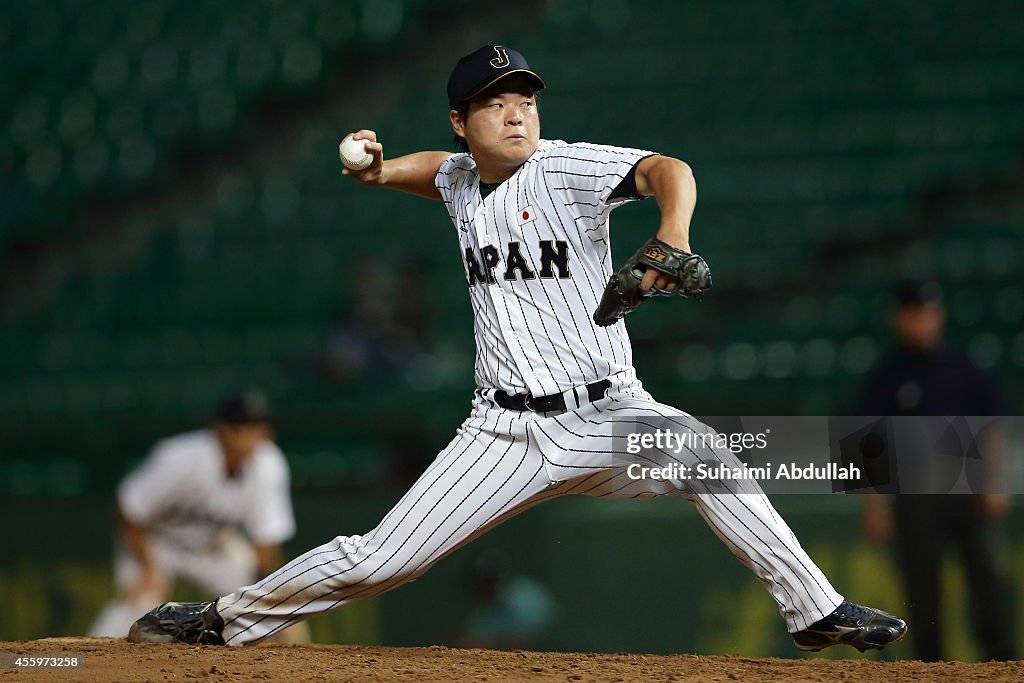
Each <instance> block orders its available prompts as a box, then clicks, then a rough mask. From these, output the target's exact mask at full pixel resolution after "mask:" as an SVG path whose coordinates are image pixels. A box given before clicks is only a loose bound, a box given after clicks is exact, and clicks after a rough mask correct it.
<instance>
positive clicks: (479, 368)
mask: <svg viewBox="0 0 1024 683" xmlns="http://www.w3.org/2000/svg"><path fill="white" fill-rule="evenodd" d="M650 154H651V152H647V151H644V150H638V149H626V148H618V147H606V146H602V145H590V144H585V143H573V144H568V143H565V142H562V141H560V140H557V141H551V140H541V142H540V145H539V146H538V148H537V152H536V153H535V154H534V155H533V156H532V157H530V159H529V160H528V161H527V162H526V163H525V164H523V166H522V167H521V168H520V169H519V170H518V171H517V172H516V173H515V175H513V176H512V177H511V178H509V179H508V180H507V181H505V182H504V183H502V184H501V185H499V186H498V187H497V188H495V189H494V191H493V192H492V193H491V194H489V195H488V196H487V198H486V199H481V197H480V192H479V190H478V188H479V181H480V179H479V175H478V174H477V171H476V166H475V164H474V163H473V159H472V157H471V156H469V155H466V154H456V155H454V156H452V157H451V158H449V159H448V160H447V161H446V162H445V163H444V164H443V165H442V166H441V169H440V171H439V172H438V174H437V187H438V189H439V191H440V192H441V197H442V199H444V203H445V206H446V208H447V209H448V215H449V216H450V217H451V219H452V222H453V223H454V224H455V226H456V228H457V234H458V237H459V252H460V254H462V255H465V253H466V250H467V249H468V250H470V252H471V253H473V254H476V255H477V259H478V260H479V259H480V256H479V254H480V252H481V250H482V249H483V248H485V247H487V246H488V245H490V246H493V247H494V248H496V249H497V250H498V252H499V253H500V254H501V255H502V263H501V264H500V265H499V266H498V268H497V269H496V274H498V277H497V278H496V281H495V282H494V283H491V284H488V285H483V284H480V283H478V284H476V285H474V286H471V287H470V302H471V303H472V306H473V314H474V320H475V323H474V334H475V337H476V347H477V356H476V364H475V367H474V372H475V375H476V380H477V384H478V386H481V387H484V388H497V389H502V390H504V391H506V392H509V393H527V392H532V393H533V394H534V395H537V396H543V395H547V394H553V393H559V392H562V391H565V390H567V389H569V388H571V387H574V386H580V385H583V384H589V383H590V382H594V381H597V380H599V379H602V378H603V377H607V376H608V375H610V374H614V373H616V372H620V371H622V370H625V369H626V368H628V367H630V366H631V365H632V349H631V348H630V345H629V338H628V337H627V336H626V328H625V325H624V324H623V323H622V322H620V323H618V324H616V325H612V326H610V327H604V328H601V327H597V326H595V325H594V324H593V322H592V321H591V315H592V313H593V311H594V310H595V309H596V308H597V303H598V301H599V300H600V297H601V293H602V292H603V290H604V285H605V283H606V282H607V281H608V278H609V276H610V275H611V272H612V264H611V251H610V249H609V248H608V225H609V214H610V213H611V210H612V209H613V208H615V207H616V206H619V205H621V204H623V203H625V202H627V201H629V200H627V199H617V200H616V201H614V202H612V201H610V199H609V197H610V196H611V194H612V192H613V191H614V189H615V188H616V187H617V186H618V184H619V183H620V182H621V181H622V179H623V177H625V175H626V174H627V173H628V172H629V170H630V169H631V168H632V167H633V166H634V165H635V164H636V163H637V162H638V161H640V160H641V159H643V158H644V157H646V156H650ZM526 208H530V209H532V211H533V213H532V214H531V216H530V219H529V220H524V219H523V218H522V212H523V210H524V209H526ZM545 240H550V241H553V242H556V243H557V242H564V243H565V244H566V250H567V253H568V260H569V271H570V274H571V276H570V277H554V278H544V277H543V276H541V275H540V273H541V271H542V263H541V261H540V250H539V247H538V243H539V242H541V241H545ZM512 242H516V243H518V244H519V245H520V248H521V253H522V256H523V257H524V259H525V261H526V263H527V265H528V266H529V268H530V270H532V271H533V272H534V273H535V274H537V277H535V278H532V279H524V278H522V277H516V278H515V279H514V280H507V279H505V278H504V277H501V275H500V274H501V273H503V272H504V271H505V263H504V258H505V257H506V256H507V250H508V245H509V243H512ZM469 277H470V276H469V271H468V270H467V279H469Z"/></svg>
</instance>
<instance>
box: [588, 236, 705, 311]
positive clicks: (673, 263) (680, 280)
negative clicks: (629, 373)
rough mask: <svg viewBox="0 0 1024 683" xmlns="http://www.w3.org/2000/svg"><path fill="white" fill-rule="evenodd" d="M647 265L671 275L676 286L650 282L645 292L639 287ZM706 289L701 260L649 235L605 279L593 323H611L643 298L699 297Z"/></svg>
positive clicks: (702, 260)
mask: <svg viewBox="0 0 1024 683" xmlns="http://www.w3.org/2000/svg"><path fill="white" fill-rule="evenodd" d="M648 268H653V269H654V270H657V271H659V272H662V273H664V274H666V275H669V276H671V277H674V278H675V280H676V288H675V289H674V290H672V291H669V290H667V289H663V288H661V287H658V286H657V285H652V286H651V289H650V290H648V291H646V292H645V291H644V290H642V289H640V282H641V281H642V280H643V278H644V272H645V271H646V270H647V269H648ZM709 289H711V271H709V270H708V264H707V263H706V262H705V261H704V259H702V258H701V257H700V256H698V255H697V254H689V253H687V252H685V251H683V250H681V249H676V248H675V247H673V246H671V245H668V244H666V243H665V242H662V241H661V240H659V239H657V238H655V237H652V238H651V239H650V240H648V241H647V243H646V244H644V245H643V246H642V247H640V250H639V251H637V252H636V253H635V254H633V257H632V258H630V259H629V260H628V261H626V263H625V264H624V265H623V266H622V267H621V268H619V269H618V270H617V271H616V272H615V274H614V275H612V276H611V278H609V280H608V285H607V286H606V287H605V288H604V296H602V297H601V303H599V304H598V305H597V310H596V311H594V322H595V323H597V324H598V325H600V326H601V327H607V326H608V325H613V324H615V323H616V322H618V321H619V320H620V319H621V318H623V317H624V316H625V315H626V314H627V313H629V312H630V311H632V310H633V309H635V308H636V307H637V306H639V305H640V304H642V303H643V302H644V299H646V298H647V297H651V296H681V297H683V298H690V297H696V298H698V299H699V298H700V296H701V294H703V293H704V292H705V291H707V290H709Z"/></svg>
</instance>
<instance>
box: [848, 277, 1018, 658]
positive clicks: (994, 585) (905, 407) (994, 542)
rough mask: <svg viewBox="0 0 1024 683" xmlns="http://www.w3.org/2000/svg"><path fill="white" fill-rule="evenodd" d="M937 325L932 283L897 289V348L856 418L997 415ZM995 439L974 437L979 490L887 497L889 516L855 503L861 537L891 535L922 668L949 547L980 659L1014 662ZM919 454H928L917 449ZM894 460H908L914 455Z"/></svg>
mask: <svg viewBox="0 0 1024 683" xmlns="http://www.w3.org/2000/svg"><path fill="white" fill-rule="evenodd" d="M945 321H946V309H945V307H944V305H943V301H942V289H941V287H940V286H939V284H938V283H936V282H908V283H905V284H903V285H901V286H900V287H899V288H898V289H897V291H896V309H895V312H894V314H893V326H894V328H895V331H896V334H897V337H898V342H899V345H898V347H897V348H896V349H895V350H894V351H893V352H892V353H891V354H890V355H889V356H888V357H886V358H884V359H882V361H881V362H880V363H879V365H878V367H876V368H875V370H874V371H873V372H872V373H871V374H870V375H869V377H868V379H867V381H866V383H865V386H864V390H863V394H862V397H861V404H860V413H861V414H862V415H885V416H951V417H952V416H1000V415H1004V414H1005V411H1004V408H1003V404H1002V401H1001V400H1000V397H999V395H998V392H997V391H996V389H995V387H994V385H993V384H992V382H991V381H990V380H989V379H988V378H987V377H986V376H985V375H984V374H983V373H982V372H981V371H980V370H979V369H978V368H977V367H976V366H975V365H974V364H973V363H972V362H971V361H970V359H969V358H968V357H967V356H966V355H965V354H964V353H962V352H960V351H958V350H955V349H952V348H950V347H949V346H948V345H947V344H946V343H945V341H944V339H943V337H944V334H943V333H944V328H945ZM1005 439H1006V434H1005V431H1004V430H1003V429H1001V428H1000V427H999V426H998V425H995V426H993V427H990V428H988V429H986V430H984V431H983V432H981V433H979V434H977V437H976V439H974V443H973V444H971V448H976V449H977V451H978V452H979V453H980V454H981V456H982V457H983V458H984V462H985V468H986V472H987V476H986V477H985V479H987V481H985V482H984V483H983V486H982V487H981V488H982V490H981V491H980V492H978V491H976V492H975V493H973V494H967V495H958V494H946V495H941V494H924V495H909V494H903V495H898V496H896V497H895V498H894V499H893V501H892V502H893V505H892V507H891V508H890V505H889V501H887V500H886V498H885V497H883V496H878V495H869V496H865V505H864V530H865V534H866V536H867V537H868V539H869V540H871V541H874V542H878V543H882V542H885V541H887V540H888V539H889V538H890V536H891V535H892V533H893V531H895V534H896V537H897V541H898V543H897V544H896V554H897V559H898V561H899V563H900V566H901V570H902V573H903V580H904V586H905V591H906V595H907V599H908V600H909V602H910V604H909V608H910V619H909V620H908V622H909V626H910V633H911V635H912V638H913V640H914V643H915V646H916V648H917V654H918V657H919V658H920V659H922V660H924V661H937V660H940V659H942V653H943V648H942V643H941V637H940V631H941V616H940V614H941V610H942V597H943V596H942V594H941V592H940V589H939V579H940V569H941V560H942V552H943V549H944V545H945V544H947V543H950V544H952V545H953V546H954V547H955V548H956V550H957V551H958V553H959V555H960V556H961V558H962V561H963V564H964V569H965V571H966V573H967V579H968V582H969V585H970V591H971V598H972V600H973V608H974V609H973V615H974V619H975V623H974V627H975V628H974V630H975V633H976V636H977V638H978V645H979V647H980V649H981V652H982V654H983V656H984V657H985V658H986V659H997V660H1012V659H1016V656H1015V644H1016V637H1015V623H1014V621H1015V620H1014V613H1013V607H1014V604H1015V601H1014V600H1013V593H1012V585H1011V582H1010V580H1009V573H1008V572H1007V570H1006V565H1005V561H1004V559H1005V558H1004V557H1003V554H1002V552H1001V548H1000V544H999V539H998V536H999V534H998V525H997V522H998V521H999V520H1000V519H1002V518H1003V517H1004V516H1005V514H1006V512H1007V509H1008V507H1009V497H1008V496H1007V495H1006V493H1004V492H1001V491H999V490H997V487H996V486H994V480H995V479H996V477H998V474H997V473H996V472H997V470H998V466H999V463H1000V462H1001V459H1002V457H1003V455H1004V453H1005V450H1006V443H1005ZM922 452H928V451H927V449H925V448H922ZM895 455H896V457H897V458H900V457H908V458H913V457H914V456H915V455H920V454H919V453H918V454H914V453H910V454H907V453H903V452H897V453H896V454H895ZM929 457H931V456H929ZM902 483H903V482H901V484H902ZM906 483H907V486H902V485H901V490H904V491H905V490H915V488H914V482H906Z"/></svg>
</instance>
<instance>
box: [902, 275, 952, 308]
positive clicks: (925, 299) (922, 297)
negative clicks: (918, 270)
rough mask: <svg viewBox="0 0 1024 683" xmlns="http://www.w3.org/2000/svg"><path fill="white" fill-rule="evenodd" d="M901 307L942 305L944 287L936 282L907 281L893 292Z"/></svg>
mask: <svg viewBox="0 0 1024 683" xmlns="http://www.w3.org/2000/svg"><path fill="white" fill-rule="evenodd" d="M893 296H894V298H895V299H896V303H897V304H899V305H900V306H901V307H911V306H925V305H928V304H941V303H942V286H941V285H939V283H938V282H936V281H935V280H907V281H905V282H901V283H900V284H899V285H898V286H897V287H896V289H895V291H894V292H893Z"/></svg>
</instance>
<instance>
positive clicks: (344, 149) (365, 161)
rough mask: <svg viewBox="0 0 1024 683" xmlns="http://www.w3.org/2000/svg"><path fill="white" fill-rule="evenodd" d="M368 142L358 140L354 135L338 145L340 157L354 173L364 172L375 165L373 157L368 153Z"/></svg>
mask: <svg viewBox="0 0 1024 683" xmlns="http://www.w3.org/2000/svg"><path fill="white" fill-rule="evenodd" d="M365 143H366V140H356V139H355V138H353V137H352V133H349V134H348V135H346V136H345V139H344V140H342V141H341V144H340V145H338V156H339V157H341V163H343V164H345V167H346V168H349V169H351V170H353V171H362V170H363V169H364V168H366V167H367V166H369V165H370V164H372V163H373V155H372V154H371V153H369V152H367V151H366V148H365V146H364V145H365Z"/></svg>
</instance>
